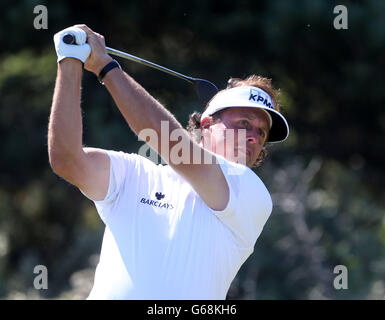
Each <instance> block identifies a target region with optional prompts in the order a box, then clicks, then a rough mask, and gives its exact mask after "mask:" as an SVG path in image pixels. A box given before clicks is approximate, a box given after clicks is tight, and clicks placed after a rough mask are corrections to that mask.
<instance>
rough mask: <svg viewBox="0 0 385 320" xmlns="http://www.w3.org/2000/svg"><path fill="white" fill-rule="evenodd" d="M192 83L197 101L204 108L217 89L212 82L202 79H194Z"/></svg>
mask: <svg viewBox="0 0 385 320" xmlns="http://www.w3.org/2000/svg"><path fill="white" fill-rule="evenodd" d="M194 83H195V89H196V91H197V94H198V97H199V100H200V101H201V103H202V105H203V106H204V107H205V106H206V104H207V102H209V101H210V99H211V98H212V97H213V96H214V95H215V94H216V93H217V92H218V88H217V87H216V85H215V84H213V83H212V82H210V81H207V80H204V79H194Z"/></svg>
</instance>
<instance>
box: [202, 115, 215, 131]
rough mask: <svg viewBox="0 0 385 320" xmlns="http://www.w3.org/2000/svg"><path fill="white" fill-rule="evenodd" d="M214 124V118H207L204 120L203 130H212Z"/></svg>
mask: <svg viewBox="0 0 385 320" xmlns="http://www.w3.org/2000/svg"><path fill="white" fill-rule="evenodd" d="M213 124H214V120H213V117H211V116H209V117H206V118H204V119H203V120H202V121H201V125H200V127H201V130H203V129H208V128H210V126H211V125H213Z"/></svg>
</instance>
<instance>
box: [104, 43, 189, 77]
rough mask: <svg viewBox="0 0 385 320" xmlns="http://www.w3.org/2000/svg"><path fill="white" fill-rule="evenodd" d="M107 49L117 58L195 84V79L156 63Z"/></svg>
mask: <svg viewBox="0 0 385 320" xmlns="http://www.w3.org/2000/svg"><path fill="white" fill-rule="evenodd" d="M106 49H107V52H108V53H110V54H113V55H115V56H118V57H121V58H125V59H128V60H131V61H135V62H138V63H140V64H143V65H146V66H148V67H151V68H154V69H157V70H159V71H163V72H166V73H168V74H171V75H172V76H175V77H178V78H180V79H183V80H186V81H188V82H190V83H194V78H192V77H189V76H186V75H184V74H181V73H179V72H176V71H173V70H170V69H168V68H165V67H162V66H160V65H158V64H156V63H153V62H150V61H147V60H145V59H142V58H139V57H136V56H134V55H132V54H129V53H126V52H123V51H119V50H116V49H113V48H109V47H106Z"/></svg>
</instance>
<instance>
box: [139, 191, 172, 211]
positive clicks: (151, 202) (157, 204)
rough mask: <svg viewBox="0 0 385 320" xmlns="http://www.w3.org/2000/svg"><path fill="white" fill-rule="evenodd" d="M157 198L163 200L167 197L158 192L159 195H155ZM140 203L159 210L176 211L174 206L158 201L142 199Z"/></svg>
mask: <svg viewBox="0 0 385 320" xmlns="http://www.w3.org/2000/svg"><path fill="white" fill-rule="evenodd" d="M155 197H156V198H157V199H158V200H161V199H163V198H164V197H165V195H164V194H162V192H157V193H155ZM140 202H141V203H144V204H148V205H150V206H153V207H157V208H165V209H174V206H173V205H172V204H170V203H166V202H161V201H157V200H150V199H146V198H142V199H140Z"/></svg>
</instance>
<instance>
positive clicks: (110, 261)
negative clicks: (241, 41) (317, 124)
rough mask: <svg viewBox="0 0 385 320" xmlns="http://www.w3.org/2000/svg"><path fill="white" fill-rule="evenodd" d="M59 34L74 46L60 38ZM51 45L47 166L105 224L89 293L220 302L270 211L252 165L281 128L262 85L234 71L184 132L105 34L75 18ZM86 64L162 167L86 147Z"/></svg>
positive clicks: (272, 95)
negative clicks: (109, 47)
mask: <svg viewBox="0 0 385 320" xmlns="http://www.w3.org/2000/svg"><path fill="white" fill-rule="evenodd" d="M67 32H71V33H72V34H73V35H74V36H75V38H76V43H77V45H67V44H65V43H64V42H63V40H62V39H63V36H64V35H65V33H67ZM54 41H55V48H56V52H57V56H58V60H57V61H58V71H57V79H56V85H55V91H54V96H53V103H52V109H51V115H50V120H49V130H48V151H49V161H50V165H51V167H52V169H53V171H54V172H55V173H56V174H57V175H59V176H61V177H62V178H64V179H65V180H67V181H69V182H70V183H71V184H73V185H75V186H76V187H78V188H79V190H80V191H81V192H82V193H83V194H84V195H85V196H86V197H87V198H89V199H90V200H92V201H93V202H94V203H95V206H96V209H97V211H98V214H99V215H100V218H101V219H102V221H103V222H104V224H105V226H106V227H105V233H104V237H103V244H102V249H101V254H100V261H99V263H98V266H97V268H96V272H95V279H94V285H93V288H92V291H91V293H90V295H89V297H88V299H156V300H158V299H159V300H174V299H189V300H190V299H194V300H196V299H225V298H226V294H227V292H228V289H229V287H230V285H231V282H232V281H233V279H234V278H235V276H236V274H237V272H238V270H239V268H240V267H241V266H242V264H243V263H244V262H245V261H246V259H247V258H248V257H249V256H250V255H251V253H252V252H253V250H254V245H255V242H256V240H257V239H258V237H259V236H260V234H261V232H262V229H263V226H264V225H265V223H266V221H267V219H268V218H269V216H270V213H271V211H272V200H271V197H270V194H269V192H268V190H267V189H266V187H265V185H264V184H263V182H262V181H261V180H260V178H259V177H258V176H257V175H256V174H255V173H254V172H253V171H252V170H251V169H250V168H251V167H253V166H254V165H256V164H259V163H261V161H262V160H263V157H264V156H265V154H266V150H265V145H266V143H274V142H279V141H283V140H285V139H286V138H287V136H288V134H289V127H288V125H287V122H286V120H285V118H284V117H283V116H282V115H281V114H280V112H279V107H278V104H277V97H276V91H275V90H274V89H273V88H272V87H271V84H270V81H269V80H268V79H265V78H261V77H257V76H250V77H248V78H247V79H244V80H241V79H231V80H230V81H229V86H228V88H226V89H225V90H222V91H220V92H218V93H217V94H216V95H215V96H214V97H213V98H212V99H211V101H210V102H209V103H208V104H207V106H206V108H205V110H204V112H203V114H202V115H200V114H197V113H194V114H193V115H192V116H190V122H189V127H188V130H189V131H188V130H185V129H183V128H182V126H181V125H180V124H179V123H178V121H177V120H176V119H175V117H174V116H173V115H172V114H171V113H170V112H168V111H167V110H166V109H165V108H164V107H163V106H162V105H161V104H160V103H159V102H158V101H157V100H155V99H154V98H153V97H152V96H151V95H150V94H149V93H148V92H147V91H146V90H145V89H143V88H142V87H141V86H140V85H139V84H138V83H137V82H135V80H134V79H133V78H132V77H130V76H129V75H127V74H126V73H125V72H124V71H123V70H122V69H121V68H120V66H119V64H118V63H117V62H116V61H114V60H113V59H112V58H111V57H110V56H109V55H108V54H107V52H106V48H105V42H104V38H103V36H101V35H99V34H97V33H95V32H93V31H92V30H91V29H90V28H88V27H87V26H85V25H76V26H74V27H71V28H69V29H65V30H63V31H61V32H59V33H57V34H56V35H55V36H54ZM83 67H84V69H86V70H88V71H90V72H92V73H94V74H95V75H96V76H97V77H98V78H99V80H100V81H101V82H102V83H103V84H104V86H105V88H106V89H107V90H108V91H109V93H110V94H111V96H112V98H113V99H114V101H115V103H116V105H117V106H118V108H119V110H120V112H121V113H122V115H123V117H124V118H125V120H126V121H127V124H128V125H129V127H130V128H131V130H133V131H134V132H135V133H136V134H137V135H138V136H139V137H141V136H142V137H143V136H146V135H147V134H146V133H148V132H150V133H155V135H156V136H157V137H158V139H147V143H148V144H149V146H150V147H151V149H152V150H154V151H156V152H157V153H158V154H159V155H160V156H161V157H162V159H163V160H164V161H165V162H166V163H167V165H162V164H155V163H154V162H152V161H150V160H149V159H147V158H146V157H145V156H143V155H140V154H128V153H124V152H122V151H112V150H103V149H98V148H89V147H87V148H86V147H83V141H82V117H81V109H80V100H81V80H82V73H83ZM165 125H167V131H166V130H164V126H165ZM99 129H100V130H103V128H99ZM165 132H166V133H165ZM174 132H177V137H178V138H175V137H173V133H174ZM228 133H231V134H228ZM148 136H150V135H148ZM229 142H230V143H229ZM181 159H182V160H183V161H181Z"/></svg>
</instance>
